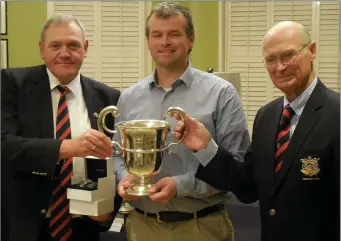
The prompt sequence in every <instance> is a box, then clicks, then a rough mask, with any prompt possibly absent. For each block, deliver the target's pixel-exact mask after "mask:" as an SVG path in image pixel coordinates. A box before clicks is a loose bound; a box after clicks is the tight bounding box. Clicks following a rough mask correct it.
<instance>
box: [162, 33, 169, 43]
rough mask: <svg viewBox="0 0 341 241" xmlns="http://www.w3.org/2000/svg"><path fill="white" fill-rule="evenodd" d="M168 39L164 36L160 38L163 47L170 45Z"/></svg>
mask: <svg viewBox="0 0 341 241" xmlns="http://www.w3.org/2000/svg"><path fill="white" fill-rule="evenodd" d="M169 40H170V38H169V37H168V36H167V35H166V34H165V35H164V36H163V37H162V38H161V43H162V44H163V45H168V44H170V41H169Z"/></svg>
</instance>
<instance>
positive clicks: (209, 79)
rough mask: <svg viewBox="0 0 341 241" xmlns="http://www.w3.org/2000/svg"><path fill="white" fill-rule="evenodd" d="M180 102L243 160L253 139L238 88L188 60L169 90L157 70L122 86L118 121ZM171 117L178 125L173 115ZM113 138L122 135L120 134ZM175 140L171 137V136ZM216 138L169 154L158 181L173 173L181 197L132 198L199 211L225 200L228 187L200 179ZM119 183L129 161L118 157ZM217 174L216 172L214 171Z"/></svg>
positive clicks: (155, 114)
mask: <svg viewBox="0 0 341 241" xmlns="http://www.w3.org/2000/svg"><path fill="white" fill-rule="evenodd" d="M172 106H173V107H181V108H182V109H184V110H185V111H186V112H187V113H188V114H189V115H190V116H191V117H194V118H196V119H198V120H199V121H200V122H201V123H203V124H204V125H205V126H206V128H207V129H208V130H209V131H210V133H211V135H212V137H213V139H214V141H215V142H216V143H218V144H219V145H221V146H223V147H224V148H226V149H227V150H229V151H230V152H232V153H233V154H234V155H235V156H236V157H238V158H240V160H242V159H243V157H244V154H245V152H246V150H247V148H248V146H249V144H250V137H249V133H248V129H247V124H246V119H245V114H244V110H243V106H242V103H241V100H240V98H239V96H238V93H237V91H236V90H235V88H234V87H233V86H232V84H231V83H229V82H228V81H226V80H224V79H222V78H220V77H218V76H216V75H214V74H211V73H206V72H203V71H200V70H198V69H195V68H193V67H192V66H191V64H189V65H188V67H187V69H186V70H185V72H184V73H183V74H182V75H181V76H180V77H179V79H177V80H176V81H175V82H174V83H173V85H172V88H171V89H170V90H169V91H166V90H164V89H163V88H161V87H159V86H158V85H157V81H156V80H155V71H154V72H153V73H152V74H151V75H150V76H148V77H147V78H145V79H143V80H141V81H140V82H138V83H137V84H135V85H133V86H131V87H130V88H128V89H126V90H125V91H123V93H122V94H121V96H120V99H119V101H118V108H119V110H120V117H119V118H118V119H117V122H121V121H129V120H139V119H157V120H161V119H163V118H164V117H165V116H166V112H167V109H168V108H169V107H172ZM167 121H168V122H169V123H170V124H172V125H175V124H176V122H175V120H174V119H171V118H167ZM114 139H116V140H120V137H119V135H115V137H114ZM168 139H169V140H173V138H172V137H169V138H168ZM214 141H212V142H211V143H210V144H209V146H208V148H207V149H206V150H201V151H198V152H196V153H193V152H192V151H191V150H189V149H188V148H186V147H185V146H183V145H182V144H180V145H177V146H176V147H175V148H173V149H172V154H170V155H169V154H167V153H165V154H164V156H163V159H162V165H161V168H160V172H159V173H158V174H157V175H156V176H155V178H154V180H155V181H157V180H160V179H161V178H163V177H173V178H174V179H175V182H176V189H177V196H176V198H174V199H173V200H171V201H169V203H168V204H160V203H157V202H153V201H151V200H150V199H149V198H148V197H143V198H142V199H139V200H135V201H131V202H130V203H131V204H132V205H133V206H135V207H138V208H139V209H142V210H145V211H147V212H152V213H155V212H159V211H183V212H195V211H197V210H200V209H203V208H205V207H208V206H212V205H214V204H217V203H221V202H223V201H224V199H225V198H226V192H221V191H218V190H216V189H214V188H213V187H211V186H210V185H208V184H207V183H205V182H204V181H201V180H199V179H197V178H195V172H196V170H197V168H198V165H199V163H201V164H203V165H206V164H207V163H208V162H209V161H210V160H211V159H212V157H213V156H212V155H214V153H215V151H214V150H215V149H216V148H217V147H216V144H215V143H214ZM115 168H116V178H117V182H119V181H121V180H122V178H124V177H125V176H126V175H128V172H127V169H126V167H125V163H124V160H123V159H122V158H120V157H116V158H115ZM212 175H214V173H212Z"/></svg>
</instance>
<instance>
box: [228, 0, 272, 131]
mask: <svg viewBox="0 0 341 241" xmlns="http://www.w3.org/2000/svg"><path fill="white" fill-rule="evenodd" d="M227 4H228V8H227V9H228V13H227V14H228V16H227V26H229V28H230V29H231V31H230V33H228V36H227V58H226V61H227V72H237V73H240V77H241V98H242V102H243V106H244V110H245V114H246V116H247V122H248V127H249V130H250V132H251V130H252V125H253V120H254V117H255V115H256V113H257V111H258V110H259V108H260V107H261V106H263V105H264V104H265V103H266V101H267V94H266V89H267V85H268V83H267V73H266V69H265V66H264V63H263V57H262V48H261V46H262V40H263V36H264V35H265V33H266V31H267V3H266V2H228V3H227Z"/></svg>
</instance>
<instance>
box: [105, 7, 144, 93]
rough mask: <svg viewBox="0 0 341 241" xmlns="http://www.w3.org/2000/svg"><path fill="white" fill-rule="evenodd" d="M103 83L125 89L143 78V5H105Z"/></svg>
mask: <svg viewBox="0 0 341 241" xmlns="http://www.w3.org/2000/svg"><path fill="white" fill-rule="evenodd" d="M101 13H102V28H101V29H102V31H101V36H102V43H101V45H102V51H101V65H102V81H103V82H104V83H106V84H107V85H109V86H112V87H115V88H119V89H124V88H127V87H129V86H130V85H132V84H133V83H136V82H137V81H138V80H139V79H140V78H141V76H140V72H141V71H140V69H139V65H140V62H141V61H142V59H141V58H142V56H141V54H140V49H139V48H140V44H139V41H140V36H139V35H140V31H139V2H130V1H127V2H102V6H101Z"/></svg>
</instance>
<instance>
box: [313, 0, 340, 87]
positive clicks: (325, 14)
mask: <svg viewBox="0 0 341 241" xmlns="http://www.w3.org/2000/svg"><path fill="white" fill-rule="evenodd" d="M339 8H340V2H339V1H334V2H323V1H321V2H320V4H319V9H320V11H319V12H320V14H319V25H318V28H319V41H318V46H317V48H318V55H317V61H318V70H317V72H318V76H319V77H320V79H321V81H322V82H323V83H324V84H325V85H326V86H327V87H329V88H331V89H333V90H335V91H338V92H339V91H340V17H339Z"/></svg>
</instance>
